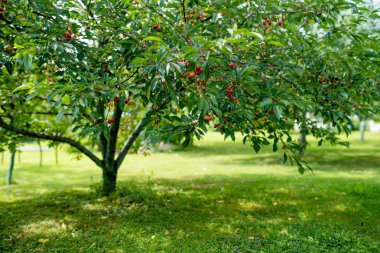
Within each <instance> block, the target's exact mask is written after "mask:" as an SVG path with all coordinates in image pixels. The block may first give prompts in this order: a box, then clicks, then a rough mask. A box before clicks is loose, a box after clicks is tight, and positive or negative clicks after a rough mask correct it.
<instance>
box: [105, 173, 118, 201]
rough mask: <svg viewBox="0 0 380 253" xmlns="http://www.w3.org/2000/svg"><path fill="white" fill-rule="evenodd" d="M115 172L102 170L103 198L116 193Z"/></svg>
mask: <svg viewBox="0 0 380 253" xmlns="http://www.w3.org/2000/svg"><path fill="white" fill-rule="evenodd" d="M116 179H117V170H115V169H103V189H102V194H103V196H109V195H110V194H111V193H113V192H115V191H116Z"/></svg>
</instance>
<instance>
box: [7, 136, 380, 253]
mask: <svg viewBox="0 0 380 253" xmlns="http://www.w3.org/2000/svg"><path fill="white" fill-rule="evenodd" d="M281 157H282V154H281V153H280V152H279V153H275V154H273V153H271V152H270V150H269V149H268V150H263V151H262V152H260V153H259V154H255V153H254V152H253V150H252V149H251V148H250V147H249V146H244V145H243V144H241V141H238V142H237V143H232V142H230V141H225V142H224V141H223V139H222V137H221V136H219V135H218V134H216V133H210V134H209V135H208V136H207V137H206V138H205V139H204V140H203V141H202V142H197V143H196V147H193V148H190V149H188V150H187V151H172V152H170V153H155V154H152V155H150V156H148V157H144V156H142V155H130V156H129V157H127V159H126V161H125V163H124V165H123V167H122V168H121V170H120V173H119V180H118V186H119V188H120V189H119V191H118V193H117V194H116V195H115V196H113V197H111V198H109V199H103V198H99V197H98V195H97V193H96V191H95V189H96V188H97V187H98V185H97V183H98V182H100V176H101V172H100V169H98V168H97V167H95V165H93V164H92V163H91V162H90V161H89V160H88V159H86V158H83V159H82V160H79V161H78V160H76V159H73V157H72V156H69V155H67V154H66V153H65V152H63V151H62V152H61V153H60V157H59V158H60V164H59V165H58V166H56V164H55V159H54V151H47V152H44V165H43V167H39V164H38V163H39V162H38V152H26V151H25V152H23V153H22V154H21V157H20V158H21V159H20V160H21V161H20V162H19V161H18V160H17V159H16V168H15V172H14V179H15V184H14V185H12V186H10V187H7V186H5V185H4V182H5V175H6V170H7V160H8V155H6V157H5V161H6V163H5V164H1V165H0V178H2V180H1V183H0V252H380V243H379V242H380V133H377V134H372V135H371V136H370V135H369V134H367V140H366V142H365V143H364V144H361V143H360V142H359V140H358V134H357V133H354V135H353V136H352V137H351V148H350V149H347V148H345V147H340V146H335V147H332V146H328V145H326V146H323V147H317V146H316V144H315V143H312V145H311V147H309V149H308V151H307V155H306V160H308V161H310V165H311V166H312V167H313V168H314V172H307V173H306V174H305V175H303V176H302V175H300V174H298V172H297V168H296V167H292V166H289V165H283V164H282V159H281Z"/></svg>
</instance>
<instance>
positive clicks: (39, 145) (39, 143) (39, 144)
mask: <svg viewBox="0 0 380 253" xmlns="http://www.w3.org/2000/svg"><path fill="white" fill-rule="evenodd" d="M38 147H39V149H40V167H42V145H41V142H40V141H38Z"/></svg>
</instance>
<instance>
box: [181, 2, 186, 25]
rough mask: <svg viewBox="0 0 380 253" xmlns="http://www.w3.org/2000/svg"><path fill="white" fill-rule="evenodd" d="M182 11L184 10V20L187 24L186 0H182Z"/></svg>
mask: <svg viewBox="0 0 380 253" xmlns="http://www.w3.org/2000/svg"><path fill="white" fill-rule="evenodd" d="M182 12H183V21H185V24H186V23H187V18H186V0H182Z"/></svg>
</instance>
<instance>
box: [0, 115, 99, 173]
mask: <svg viewBox="0 0 380 253" xmlns="http://www.w3.org/2000/svg"><path fill="white" fill-rule="evenodd" d="M0 127H2V128H4V129H5V130H8V131H10V132H14V133H18V134H21V135H24V136H28V137H32V138H39V139H44V140H51V141H56V142H61V143H67V144H69V145H71V146H73V147H75V148H77V149H78V150H79V151H81V152H82V153H83V154H85V155H86V156H87V157H88V158H90V159H91V160H92V161H93V162H94V163H95V164H96V165H98V166H99V167H100V168H102V167H103V163H102V160H100V159H99V158H98V157H96V156H95V155H94V154H93V153H92V152H91V151H90V150H88V149H87V148H86V147H84V146H83V145H81V144H80V143H79V142H77V141H75V140H73V139H70V138H67V137H63V136H59V135H52V134H45V133H37V132H33V131H29V130H26V129H23V128H18V127H15V126H12V125H10V124H7V123H5V121H4V120H3V119H2V118H1V117H0Z"/></svg>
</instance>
